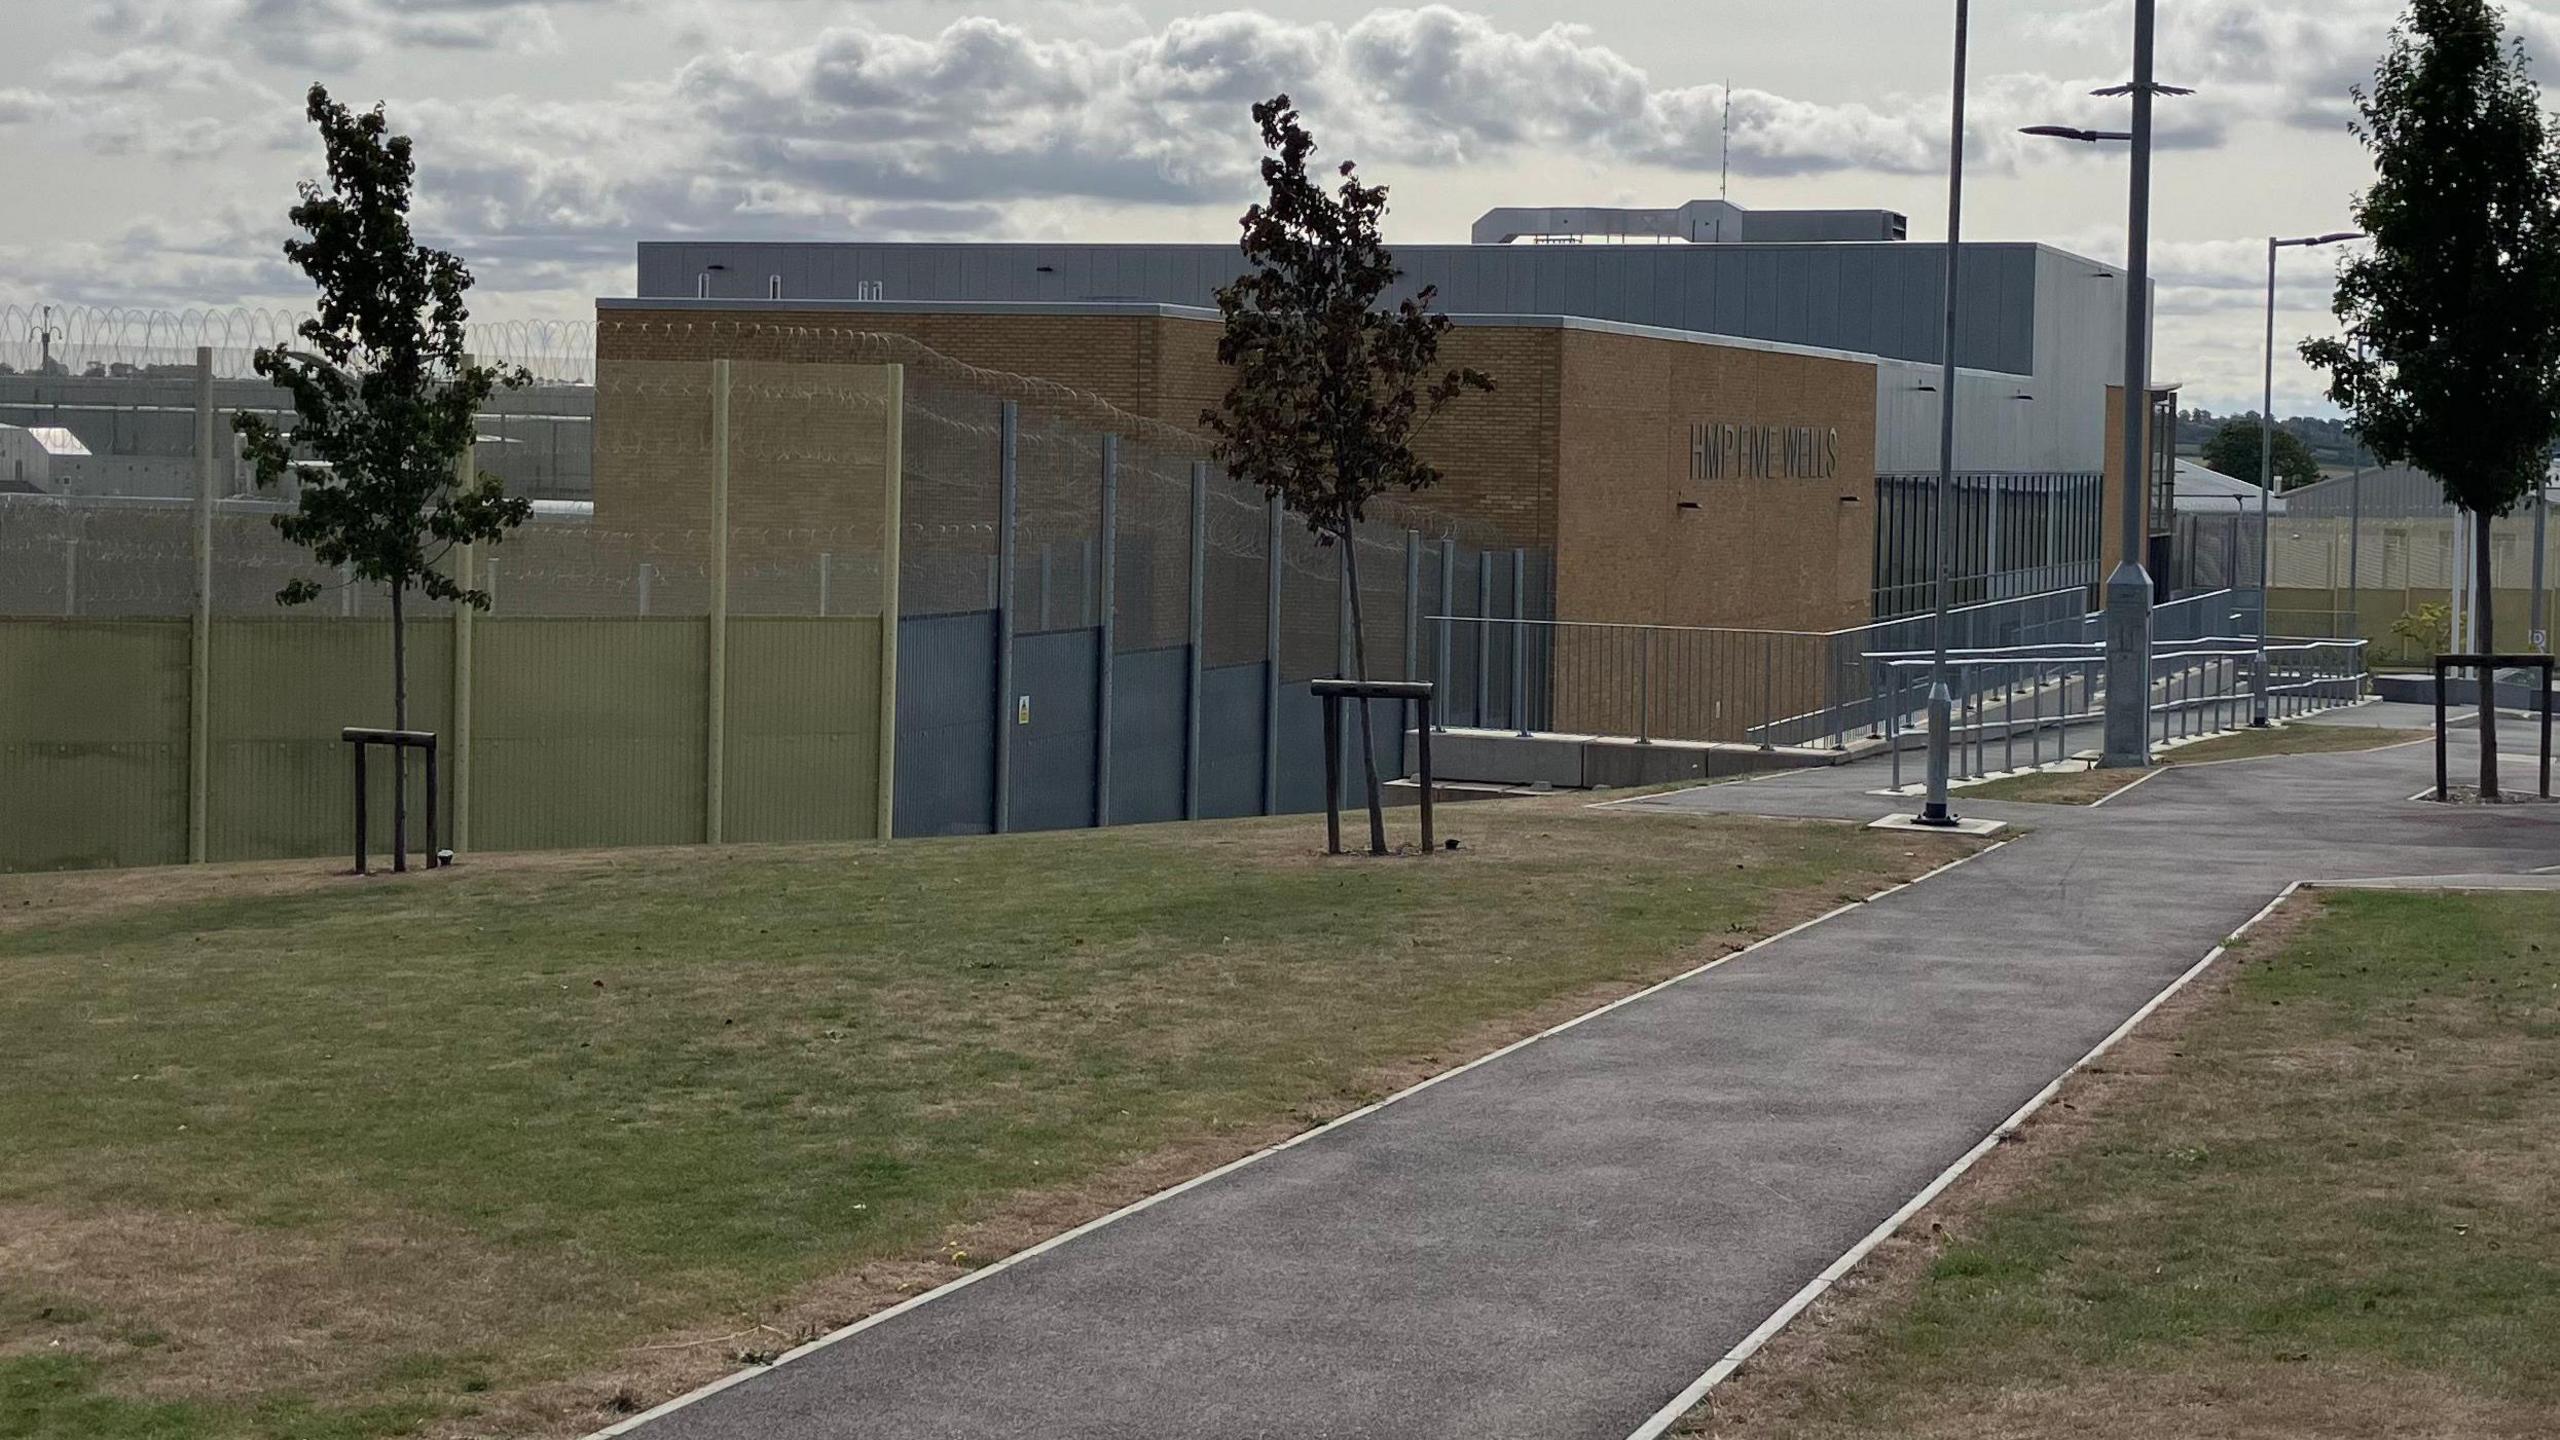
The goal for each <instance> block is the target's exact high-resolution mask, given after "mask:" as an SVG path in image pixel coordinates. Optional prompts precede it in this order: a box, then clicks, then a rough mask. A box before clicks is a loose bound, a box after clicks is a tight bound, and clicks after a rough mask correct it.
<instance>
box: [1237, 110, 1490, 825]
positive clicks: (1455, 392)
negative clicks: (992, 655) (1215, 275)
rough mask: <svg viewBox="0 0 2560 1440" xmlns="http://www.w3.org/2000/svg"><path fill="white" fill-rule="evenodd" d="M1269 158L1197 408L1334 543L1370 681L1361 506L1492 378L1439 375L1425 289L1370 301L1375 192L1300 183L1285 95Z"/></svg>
mask: <svg viewBox="0 0 2560 1440" xmlns="http://www.w3.org/2000/svg"><path fill="white" fill-rule="evenodd" d="M1253 120H1254V124H1255V125H1256V126H1258V127H1259V128H1260V130H1261V132H1262V144H1263V147H1264V149H1266V150H1267V151H1268V152H1270V153H1268V154H1266V155H1265V156H1264V157H1263V160H1262V183H1263V186H1264V188H1265V190H1266V191H1267V192H1268V193H1267V195H1266V196H1265V198H1264V199H1263V200H1262V201H1261V202H1260V203H1258V204H1255V205H1254V206H1253V207H1252V208H1250V209H1248V210H1246V211H1245V213H1244V219H1243V221H1242V229H1243V236H1242V242H1241V244H1242V248H1243V251H1244V258H1245V262H1246V263H1247V264H1248V265H1250V266H1251V267H1252V268H1251V269H1249V270H1247V271H1246V272H1245V273H1244V274H1243V275H1241V276H1238V277H1237V278H1236V280H1235V282H1234V283H1233V284H1230V285H1227V286H1225V287H1224V288H1222V289H1220V290H1219V291H1218V313H1219V315H1220V316H1221V317H1222V318H1223V319H1224V321H1225V330H1224V332H1223V333H1222V334H1221V335H1220V336H1219V339H1218V358H1219V359H1220V360H1221V361H1223V362H1225V363H1226V364H1228V365H1230V366H1232V367H1234V371H1235V382H1234V384H1232V385H1231V386H1229V387H1228V390H1227V394H1226V398H1225V400H1224V402H1223V403H1222V404H1221V405H1220V406H1219V407H1218V408H1216V409H1211V410H1205V411H1203V412H1201V416H1200V420H1201V423H1202V424H1203V425H1205V426H1207V427H1208V428H1209V430H1210V432H1211V433H1212V434H1213V435H1214V436H1215V437H1216V441H1215V446H1214V449H1215V453H1216V455H1217V458H1218V461H1219V463H1220V464H1222V465H1224V466H1226V468H1227V469H1228V470H1229V471H1231V472H1232V473H1234V474H1235V475H1237V476H1239V477H1241V478H1243V479H1245V480H1248V481H1250V482H1252V483H1253V484H1256V485H1259V486H1261V487H1262V489H1263V490H1264V491H1265V492H1266V493H1268V494H1272V495H1277V496H1279V497H1280V499H1281V500H1282V501H1283V502H1284V503H1285V504H1287V505H1288V506H1289V508H1291V509H1293V510H1295V511H1297V512H1298V513H1299V514H1300V515H1302V516H1304V517H1305V518H1306V522H1307V527H1308V528H1309V529H1310V530H1312V531H1314V532H1315V533H1316V535H1317V536H1318V537H1319V538H1320V539H1321V540H1322V541H1324V542H1325V543H1328V544H1339V545H1343V546H1345V547H1347V548H1346V549H1345V550H1344V552H1343V563H1344V564H1345V565H1346V566H1347V567H1348V568H1349V573H1350V581H1351V650H1352V657H1353V664H1354V666H1355V667H1356V669H1357V671H1358V675H1357V678H1359V679H1361V680H1366V679H1368V678H1369V646H1368V636H1367V633H1366V620H1365V617H1364V616H1363V615H1362V613H1361V605H1360V560H1359V556H1360V550H1359V547H1358V546H1357V545H1355V544H1353V543H1352V538H1351V537H1352V528H1353V527H1354V526H1355V525H1357V524H1358V523H1359V522H1360V520H1361V518H1362V517H1363V516H1364V515H1365V514H1366V513H1367V510H1368V507H1369V504H1370V502H1371V501H1373V500H1375V499H1377V498H1378V497H1379V496H1381V495H1385V494H1388V493H1389V492H1392V491H1397V490H1421V489H1424V488H1425V487H1428V486H1430V485H1432V484H1434V483H1436V482H1437V481H1438V480H1439V479H1440V472H1439V471H1438V470H1436V469H1434V468H1433V467H1431V466H1430V465H1427V464H1425V463H1424V462H1423V461H1422V460H1420V459H1419V458H1417V457H1416V456H1415V455H1414V453H1413V439H1414V435H1415V433H1416V432H1417V431H1418V430H1419V429H1420V427H1421V426H1422V424H1423V423H1424V422H1425V421H1427V420H1429V419H1430V418H1431V417H1432V416H1433V415H1436V414H1438V413H1439V412H1440V410H1441V409H1442V407H1444V406H1446V405H1447V404H1448V403H1449V402H1450V401H1451V400H1454V399H1456V398H1457V397H1458V396H1459V395H1460V394H1462V393H1464V392H1466V391H1468V390H1490V389H1492V388H1493V381H1491V380H1490V379H1488V378H1486V377H1485V376H1484V375H1483V374H1481V373H1479V372H1477V371H1474V370H1468V369H1450V370H1442V369H1440V368H1439V358H1440V336H1441V334H1442V332H1444V331H1446V330H1447V329H1448V328H1449V317H1447V316H1445V315H1439V314H1434V313H1433V312H1432V310H1431V301H1432V299H1433V296H1434V294H1435V290H1434V287H1431V286H1425V287H1423V289H1422V290H1421V291H1420V292H1419V293H1417V294H1415V295H1413V296H1412V297H1410V298H1408V299H1406V300H1404V301H1402V302H1401V303H1399V304H1397V305H1396V306H1395V307H1394V308H1393V309H1384V308H1381V301H1382V299H1383V297H1384V296H1385V295H1386V293H1387V291H1388V290H1389V289H1390V288H1391V287H1392V286H1393V285H1394V284H1395V282H1396V280H1397V279H1398V277H1399V275H1400V274H1401V272H1400V271H1398V270H1397V268H1396V263H1395V257H1394V256H1393V255H1391V254H1389V253H1388V251H1387V248H1386V246H1385V245H1384V244H1383V243H1381V242H1380V240H1379V238H1378V221H1379V218H1380V217H1381V216H1383V215H1384V214H1385V213H1386V209H1387V190H1386V187H1385V186H1383V185H1363V184H1361V183H1360V179H1359V175H1358V173H1357V171H1356V168H1355V167H1354V166H1353V165H1352V163H1351V162H1350V161H1348V160H1346V161H1344V162H1342V164H1341V165H1340V166H1339V167H1337V168H1336V170H1335V174H1336V175H1338V176H1339V177H1340V179H1341V183H1340V185H1339V186H1338V187H1336V188H1335V189H1334V190H1332V191H1331V192H1328V191H1327V190H1326V189H1325V188H1324V187H1323V186H1322V185H1319V184H1318V183H1316V181H1315V180H1314V179H1312V178H1311V177H1309V175H1308V174H1307V157H1308V156H1310V155H1312V154H1314V153H1315V148H1316V142H1315V137H1314V136H1312V135H1310V134H1308V133H1307V129H1306V127H1305V126H1304V125H1301V124H1300V123H1299V122H1298V112H1297V110H1296V109H1295V108H1293V107H1292V106H1291V105H1290V104H1289V97H1288V96H1286V95H1278V96H1274V97H1272V98H1271V99H1269V100H1265V101H1262V102H1260V103H1259V104H1256V105H1255V106H1254V107H1253ZM1372 731H1373V726H1372V723H1371V720H1370V716H1369V706H1368V704H1367V703H1366V702H1363V703H1362V704H1361V706H1360V749H1361V758H1362V764H1363V766H1364V774H1365V776H1366V780H1367V786H1368V800H1369V850H1370V853H1372V854H1378V855H1383V854H1385V853H1386V849H1387V824H1386V813H1385V809H1384V806H1383V803H1382V800H1381V796H1380V793H1379V789H1378V754H1377V743H1376V738H1375V736H1374V734H1373V733H1372Z"/></svg>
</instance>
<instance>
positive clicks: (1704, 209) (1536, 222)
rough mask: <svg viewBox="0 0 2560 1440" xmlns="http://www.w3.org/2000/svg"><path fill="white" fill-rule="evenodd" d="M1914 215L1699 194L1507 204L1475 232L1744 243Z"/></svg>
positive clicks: (1893, 230)
mask: <svg viewBox="0 0 2560 1440" xmlns="http://www.w3.org/2000/svg"><path fill="white" fill-rule="evenodd" d="M1910 228H1911V222H1910V221H1909V220H1907V219H1905V218H1904V217H1903V216H1902V215H1900V214H1898V213H1896V212H1895V211H1891V210H1747V209H1744V208H1743V207H1742V206H1740V205H1736V204H1734V203H1733V202H1732V201H1730V200H1692V201H1690V202H1689V203H1688V204H1686V205H1681V206H1676V207H1668V208H1660V209H1624V208H1620V207H1616V206H1605V205H1551V206H1534V205H1502V206H1497V207H1495V208H1494V209H1491V210H1487V211H1486V212H1484V214H1482V215H1480V216H1478V217H1476V223H1475V225H1474V227H1473V229H1471V230H1470V231H1469V232H1468V238H1469V239H1471V240H1473V241H1474V242H1475V243H1476V244H1478V245H1507V244H1509V243H1510V242H1512V241H1514V240H1518V239H1521V238H1522V237H1524V236H1539V237H1551V238H1558V239H1572V240H1576V241H1579V240H1585V239H1591V238H1595V237H1596V238H1599V239H1602V240H1628V239H1640V240H1678V241H1684V242H1688V243H1691V244H1704V245H1713V244H1728V245H1729V244H1738V243H1740V242H1742V241H1746V240H1753V241H1761V242H1777V243H1799V244H1800V243H1806V242H1826V241H1841V240H1899V239H1902V238H1903V237H1904V236H1905V235H1906V234H1908V233H1909V232H1910Z"/></svg>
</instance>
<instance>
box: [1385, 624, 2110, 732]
mask: <svg viewBox="0 0 2560 1440" xmlns="http://www.w3.org/2000/svg"><path fill="white" fill-rule="evenodd" d="M2086 602H2087V591H2086V590H2083V589H2080V588H2076V587H2075V588H2072V589H2066V590H2049V591H2046V592H2044V593H2042V594H2039V595H2028V596H2020V597H2016V598H2013V599H2007V600H1993V601H1985V602H1983V603H1981V604H1978V605H1967V606H1962V607H1959V608H1957V609H1955V610H1952V611H1949V612H1948V638H1949V642H1950V644H1952V645H1956V646H1961V647H1985V646H1998V645H2018V644H2032V643H2038V642H2043V641H2076V640H2079V639H2081V638H2083V636H2084V634H2085V632H2086V628H2087V621H2086V618H2085V617H2086V614H2087V603H2086ZM1428 618H1429V620H1430V621H1431V623H1433V624H1434V625H1436V626H1438V627H1439V630H1438V635H1439V637H1440V644H1441V646H1442V647H1443V649H1444V651H1445V650H1448V649H1454V650H1455V651H1456V652H1457V653H1460V654H1467V653H1472V652H1477V651H1483V652H1487V653H1491V652H1496V651H1498V652H1499V653H1501V654H1503V655H1507V656H1511V657H1514V660H1515V664H1514V667H1513V668H1514V670H1515V672H1526V673H1527V675H1528V676H1529V679H1528V681H1527V683H1526V684H1523V683H1521V682H1520V680H1519V679H1518V678H1517V677H1516V675H1515V678H1514V680H1513V682H1512V683H1513V685H1514V688H1515V690H1516V691H1517V692H1518V693H1519V697H1520V698H1519V701H1518V703H1517V704H1515V706H1514V707H1513V708H1511V709H1509V710H1504V711H1501V712H1500V713H1502V714H1503V716H1504V718H1505V719H1507V720H1508V721H1509V722H1510V723H1509V724H1507V725H1505V726H1503V727H1502V728H1505V729H1511V730H1515V731H1517V732H1519V733H1522V734H1528V733H1532V732H1543V733H1562V734H1587V735H1613V736H1628V737H1632V738H1634V739H1636V740H1638V741H1643V742H1651V741H1654V740H1689V741H1711V742H1727V743H1743V744H1756V745H1762V746H1767V747H1775V746H1779V745H1823V744H1828V745H1829V746H1831V747H1832V748H1834V749H1843V748H1846V747H1847V745H1848V741H1849V737H1850V735H1851V734H1852V733H1853V732H1854V733H1858V734H1863V735H1867V736H1869V737H1871V738H1873V737H1876V736H1879V735H1880V734H1881V731H1880V729H1879V727H1881V726H1882V725H1883V723H1884V720H1885V708H1884V691H1883V688H1882V686H1881V683H1880V682H1881V679H1882V676H1881V673H1880V672H1879V671H1877V669H1876V667H1875V666H1874V665H1873V664H1871V663H1870V662H1869V660H1868V658H1867V657H1868V655H1869V654H1870V653H1871V652H1874V651H1877V650H1898V649H1904V648H1909V647H1913V646H1918V645H1923V644H1927V643H1928V642H1929V639H1930V636H1931V628H1930V627H1931V625H1932V624H1933V620H1932V618H1931V617H1930V616H1927V615H1916V616H1905V617H1902V618H1898V619H1893V620H1879V621H1874V622H1871V623H1869V624H1865V625H1857V626H1852V627H1849V628H1847V629H1843V630H1827V631H1808V630H1755V629H1737V628H1715V627H1703V626H1683V625H1629V624H1615V623H1606V622H1598V621H1580V620H1513V619H1510V618H1507V617H1502V616H1493V617H1485V616H1475V615H1448V614H1441V615H1433V616H1430V617H1428ZM1495 668H1498V667H1495ZM1496 708H1498V707H1486V706H1482V705H1480V706H1479V709H1480V710H1481V711H1482V712H1483V713H1485V714H1488V715H1490V714H1492V713H1494V712H1495V709H1496ZM1468 713H1469V712H1468V711H1467V710H1466V708H1465V707H1464V705H1463V704H1462V703H1460V700H1459V699H1455V698H1453V700H1452V703H1451V705H1450V707H1449V710H1448V712H1447V718H1448V720H1449V721H1450V722H1451V723H1465V717H1466V715H1467V714H1468ZM1479 723H1482V722H1481V721H1480V722H1479Z"/></svg>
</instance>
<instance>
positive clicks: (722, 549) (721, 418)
mask: <svg viewBox="0 0 2560 1440" xmlns="http://www.w3.org/2000/svg"><path fill="white" fill-rule="evenodd" d="M710 636H711V647H710V663H709V665H708V667H707V671H708V683H707V684H706V685H705V686H704V687H703V688H704V691H705V693H706V696H707V710H706V712H705V714H704V716H703V725H704V729H703V746H702V751H703V757H702V838H703V841H704V843H706V844H710V845H717V844H719V843H720V833H721V825H722V821H723V819H724V818H725V817H724V813H723V812H724V811H725V809H726V808H727V803H728V801H727V794H726V790H725V786H724V783H723V782H724V781H725V780H726V779H727V771H728V743H729V362H728V361H726V360H714V361H712V362H711V629H710ZM399 753H400V752H399V751H397V750H394V751H393V752H392V755H393V758H395V759H397V758H398V756H399Z"/></svg>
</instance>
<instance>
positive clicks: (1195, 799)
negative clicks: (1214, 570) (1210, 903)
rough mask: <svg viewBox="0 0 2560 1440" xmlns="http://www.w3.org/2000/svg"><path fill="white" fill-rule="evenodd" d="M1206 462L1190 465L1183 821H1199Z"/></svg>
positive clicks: (1205, 593)
mask: <svg viewBox="0 0 2560 1440" xmlns="http://www.w3.org/2000/svg"><path fill="white" fill-rule="evenodd" d="M1208 532H1209V462H1208V461H1206V460H1194V461H1192V462H1191V650H1190V662H1189V667H1188V668H1189V676H1188V678H1187V680H1186V682H1185V684H1184V685H1183V689H1182V818H1183V819H1185V820H1197V819H1199V818H1200V701H1201V699H1202V696H1201V694H1200V659H1201V651H1202V649H1203V648H1204V641H1205V639H1206V635H1205V632H1206V630H1207V622H1208V616H1209V611H1208V588H1209V577H1208V573H1207V568H1208V561H1209V533H1208Z"/></svg>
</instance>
